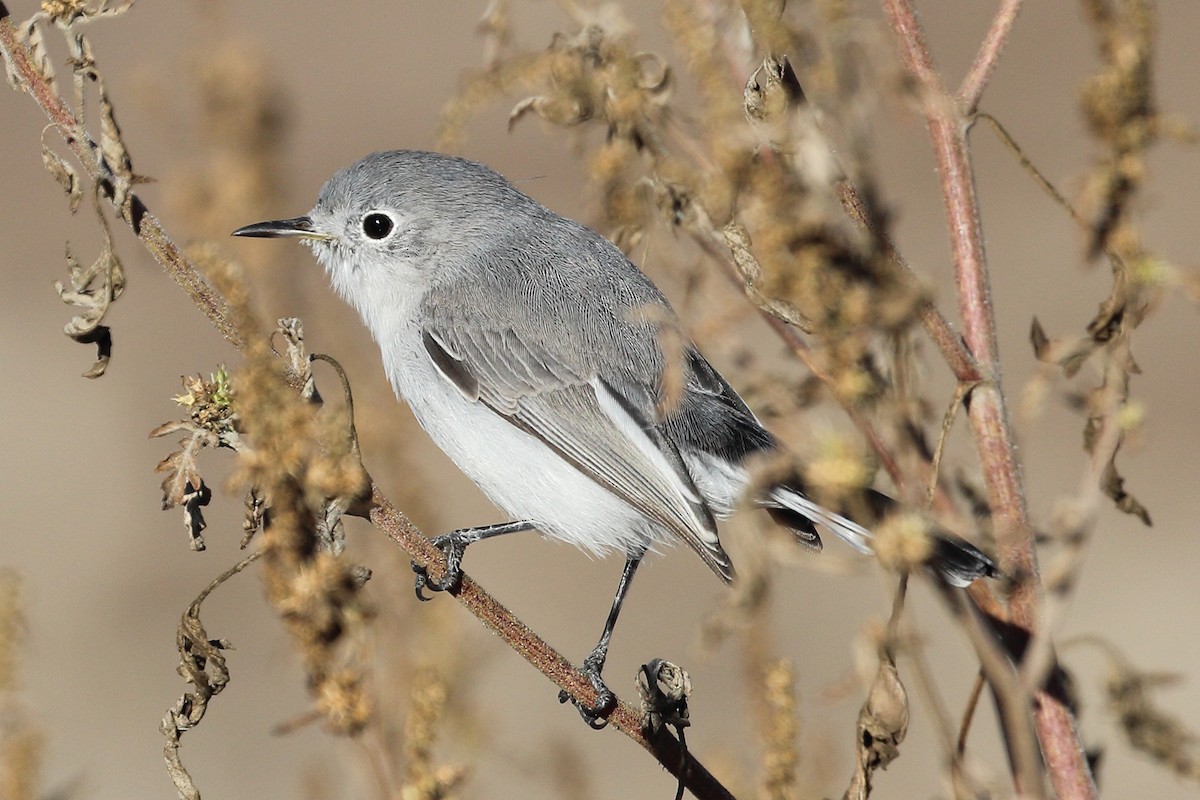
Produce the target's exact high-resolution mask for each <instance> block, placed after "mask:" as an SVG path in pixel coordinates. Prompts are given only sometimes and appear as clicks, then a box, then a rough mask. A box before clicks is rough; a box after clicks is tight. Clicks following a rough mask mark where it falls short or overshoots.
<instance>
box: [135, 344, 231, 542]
mask: <svg viewBox="0 0 1200 800" xmlns="http://www.w3.org/2000/svg"><path fill="white" fill-rule="evenodd" d="M182 381H183V388H184V393H183V394H181V395H179V396H177V397H176V398H175V402H176V403H178V404H179V405H181V406H183V407H184V408H186V409H187V411H188V417H189V418H188V419H186V420H178V421H175V422H167V423H164V424H162V425H159V426H158V427H157V428H155V429H154V430H152V431H150V437H151V438H157V437H160V436H169V435H170V434H173V433H184V434H186V435H185V436H184V438H183V439H180V440H179V449H178V450H176V451H175V452H173V453H171V454H170V455H169V456H167V457H166V458H164V459H163V460H162V461H160V462H159V463H158V466H156V467H155V468H154V471H155V472H164V473H166V477H165V478H163V482H162V491H163V500H162V507H163V511H167V510H168V509H171V508H175V507H177V506H182V507H183V525H184V528H185V529H186V530H187V534H188V541H189V543H190V545H191V548H192V549H193V550H203V549H204V535H203V531H204V529H205V527H207V524H208V523H206V522H205V521H204V515H203V513H202V512H201V508H202V507H203V506H206V505H208V503H209V501H210V500H211V499H212V490H211V489H210V488H209V487H208V485H207V484H206V483H205V482H204V478H202V477H201V476H200V467H199V465H198V464H197V459H198V458H199V456H200V452H201V451H202V450H203V449H204V448H206V447H228V448H231V449H233V450H237V449H238V448H239V447H240V446H241V438H240V436H239V435H238V431H237V427H236V425H235V415H234V397H233V390H232V387H231V385H230V382H229V374H228V373H227V372H226V371H225V367H223V366H222V367H220V368H219V369H218V370H217V371H216V373H215V374H213V375H211V376H210V377H209V379H208V380H205V379H204V378H202V377H200V376H199V375H197V376H196V377H194V378H192V377H184V378H182Z"/></svg>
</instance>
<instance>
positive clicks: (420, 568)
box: [412, 531, 474, 601]
mask: <svg viewBox="0 0 1200 800" xmlns="http://www.w3.org/2000/svg"><path fill="white" fill-rule="evenodd" d="M465 533H466V531H451V532H450V533H446V534H443V535H441V536H437V537H435V538H434V539H432V540H431V542H430V543H431V544H432V545H433V546H434V547H436V548H437V549H438V550H441V551H442V555H444V556H445V557H446V571H445V572H444V573H443V574H442V577H441V578H434V577H433V576H432V575H430V574H429V571H428V569H426V567H425V566H424V565H422V564H418V563H417V562H415V561H414V562H412V569H413V572H415V573H416V574H417V577H416V579H415V580H414V581H413V583H414V586H413V588H414V590H415V591H416V593H417V599H418V600H421V601H425V600H432V599H433V598H432V597H426V596H425V592H424V590H425V589H428V590H429V591H431V592H454V591H456V590H457V589H458V587H459V585H460V584H461V583H462V576H463V571H462V559H463V553H465V552H466V551H467V545H468V544H470V543H471V542H472V541H474V540H473V539H471V538H469V537H468V536H465V535H464V534H465Z"/></svg>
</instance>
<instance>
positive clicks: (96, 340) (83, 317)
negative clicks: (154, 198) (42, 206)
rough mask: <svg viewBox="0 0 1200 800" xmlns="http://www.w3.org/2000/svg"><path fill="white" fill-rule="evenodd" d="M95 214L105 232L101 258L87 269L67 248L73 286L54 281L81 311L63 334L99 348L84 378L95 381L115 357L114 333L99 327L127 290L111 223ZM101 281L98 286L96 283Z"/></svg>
mask: <svg viewBox="0 0 1200 800" xmlns="http://www.w3.org/2000/svg"><path fill="white" fill-rule="evenodd" d="M96 214H97V216H99V218H100V220H101V228H102V230H103V232H104V247H103V249H102V250H101V252H100V255H99V256H98V257H97V258H96V260H95V261H94V262H93V263H92V264H91V266H89V267H87V268H86V269H85V268H84V267H83V266H82V265H81V264H80V263H79V261H78V260H77V259H76V258H75V256H74V254H73V253H72V252H71V248H70V245H67V249H66V258H67V274H68V276H69V278H70V286H69V288H68V287H67V286H64V285H63V283H62V282H61V281H55V282H54V288H55V290H56V291H57V292H58V296H59V298H60V299H61V300H62V301H63V302H64V303H67V304H68V305H72V306H75V307H76V308H78V309H81V311H80V313H79V314H77V315H76V316H75V317H73V318H72V319H71V321H70V322H68V323H67V324H66V325H65V326H64V327H63V333H65V334H66V335H67V336H70V337H71V338H72V339H74V340H75V341H77V342H80V343H82V344H94V345H96V348H97V358H96V362H95V364H93V366H92V367H91V369H89V370H88V371H87V372H85V373H84V376H85V377H88V378H96V377H99V376H100V375H103V374H104V371H105V369H107V367H108V362H109V359H110V358H111V355H112V333H111V332H110V331H109V329H108V328H107V327H105V326H103V325H101V324H100V321H101V320H102V319H104V315H105V314H106V313H107V312H108V308H109V306H110V305H111V304H112V302H113V301H114V300H116V299H117V298H118V297H120V296H121V293H122V292H123V291H124V290H125V271H124V269H123V268H122V266H121V260H120V259H119V258H117V255H116V253H115V252H113V249H112V240H111V238H110V235H109V230H108V222H107V220H105V219H104V216H103V214H102V212H101V211H100V209H99V207H98V206H97V208H96ZM97 281H99V285H96V284H97Z"/></svg>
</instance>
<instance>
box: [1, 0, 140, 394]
mask: <svg viewBox="0 0 1200 800" xmlns="http://www.w3.org/2000/svg"><path fill="white" fill-rule="evenodd" d="M131 4H132V3H131V2H126V3H122V4H116V5H109V3H108V2H106V0H101V2H99V3H89V2H84V1H83V0H55V1H53V2H45V3H43V4H42V10H41V11H39V12H38V13H36V14H34V15H33V16H32V17H30V18H29V19H28V20H26V21H25V22H23V23H22V24H21V25H19V26H18V32H19V35H20V37H21V41H22V42H23V43H24V44H25V45H26V47H28V49H29V54H30V56H31V59H30V60H31V61H32V63H33V64H34V67H35V68H36V69H37V70H38V72H39V73H40V74H41V76H42V78H43V79H44V80H45V81H46V82H47V83H48V84H49V85H50V86H51V87H53V86H54V84H55V78H56V75H55V71H54V58H53V57H52V56H51V55H50V52H49V50H48V48H47V45H46V36H45V31H44V28H45V26H46V25H47V24H52V25H53V26H54V27H55V28H57V29H58V30H59V31H60V32H61V33H62V36H63V39H64V40H65V42H66V45H67V50H68V53H69V60H68V63H69V64H70V66H71V77H72V82H73V85H74V90H75V107H74V109H73V113H74V114H75V118H76V120H77V121H78V122H79V123H80V124H82V123H83V121H84V119H85V118H86V116H87V107H86V105H85V99H86V91H85V86H86V85H87V84H89V83H93V84H95V85H96V93H97V95H98V98H99V104H100V120H99V128H100V135H99V137H98V139H99V142H98V143H95V142H92V141H91V139H90V138H89V139H88V144H89V145H90V146H91V147H92V149H93V150H94V152H95V155H96V158H97V162H98V163H99V165H100V170H101V174H102V175H103V178H102V179H101V180H100V181H97V182H96V184H95V185H94V186H93V187H92V190H91V191H92V194H93V201H94V202H93V206H94V208H95V211H96V218H97V220H98V224H99V226H100V231H101V233H102V234H103V236H104V245H103V247H102V248H101V251H100V255H99V256H97V257H96V259H95V261H93V262H92V264H91V265H90V266H88V267H84V266H83V265H81V264H80V263H79V261H78V259H76V258H75V255H74V254H73V253H72V252H71V247H70V245H69V244H68V245H67V250H66V258H67V273H68V276H69V283H68V284H64V283H62V282H61V281H55V282H54V288H55V290H56V291H57V292H58V295H59V297H60V298H61V299H62V301H63V302H64V303H66V304H68V305H71V306H74V307H76V308H77V309H79V313H78V314H77V315H76V316H75V317H74V318H73V319H72V320H71V321H70V322H68V323H67V325H66V327H65V328H64V329H63V332H64V333H65V334H66V335H67V336H69V337H70V338H71V339H73V340H75V341H77V342H80V343H81V344H92V345H95V346H96V351H97V356H96V361H95V363H94V364H93V365H92V366H91V368H90V369H88V370H87V371H86V372H84V373H83V377H85V378H98V377H100V376H101V375H103V374H104V373H105V371H106V370H107V369H108V363H109V360H110V359H111V357H112V332H111V330H110V329H109V327H108V326H107V325H104V324H101V323H102V321H103V320H104V317H105V315H106V314H107V313H108V309H109V306H110V305H111V304H112V303H113V302H114V301H115V300H117V298H119V297H120V296H121V293H122V292H123V291H124V289H125V272H124V269H123V268H122V266H121V260H120V259H119V258H118V257H117V255H116V253H115V252H114V251H113V247H112V236H111V231H110V230H109V225H108V219H107V218H106V217H105V216H104V211H103V209H102V208H101V205H100V196H101V194H103V195H104V196H106V197H107V198H109V199H111V200H112V202H113V203H114V204H115V205H116V206H117V207H118V208H120V209H126V213H127V208H128V200H129V190H130V187H131V186H132V185H133V184H134V183H137V182H141V181H143V180H145V179H144V178H141V177H140V176H136V175H134V174H133V164H132V162H131V160H130V158H129V153H128V151H127V150H126V149H125V145H124V143H123V142H122V140H121V130H120V128H119V127H118V126H117V121H116V112H115V111H114V109H113V105H112V102H111V101H110V99H109V97H108V92H107V91H106V89H105V87H104V78H103V77H102V76H101V75H100V73H99V71H98V70H97V69H96V62H95V59H94V58H93V56H92V47H91V44H90V43H89V41H88V39H87V37H86V36H85V35H84V33H83V30H82V28H83V27H84V26H85V25H86V24H87V23H89V22H92V21H94V20H97V19H101V18H105V17H115V16H117V15H119V14H121V13H122V12H124V11H126V10H127V9H128V8H129V6H130V5H131ZM4 63H5V70H6V74H7V76H8V81H9V83H10V85H12V86H13V88H15V89H24V88H25V87H24V85H23V84H22V83H21V81H20V80H19V78H18V76H17V73H16V71H15V69H14V66H13V64H12V63H11V62H10V61H9V60H7V59H6V60H5V62H4ZM51 127H52V126H51ZM47 130H49V128H47ZM60 132H61V133H63V134H64V135H69V134H67V132H65V131H60ZM42 163H43V165H44V166H45V167H46V170H47V171H48V172H49V173H50V175H51V176H52V177H53V178H54V179H55V181H57V182H58V184H59V185H60V186H61V187H62V189H63V191H64V192H65V193H66V195H67V202H68V206H69V208H70V210H71V213H75V211H76V210H77V209H78V208H79V203H80V200H81V198H82V196H83V191H84V190H83V188H82V186H81V181H80V178H79V174H78V172H77V170H76V169H75V168H74V167H73V166H71V164H70V163H69V162H67V161H66V160H65V159H63V158H62V157H61V156H59V155H58V154H57V153H55V152H54V150H53V149H52V148H51V147H50V145H49V144H48V143H47V142H46V137H45V131H43V135H42Z"/></svg>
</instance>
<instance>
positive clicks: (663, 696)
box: [637, 658, 692, 733]
mask: <svg viewBox="0 0 1200 800" xmlns="http://www.w3.org/2000/svg"><path fill="white" fill-rule="evenodd" d="M637 688H638V696H639V697H641V701H642V730H645V731H651V732H655V733H656V732H658V730H659V728H661V727H662V726H663V725H670V726H672V727H675V728H686V727H688V726H689V725H691V724H692V721H691V715H690V713H689V711H688V698H689V697H690V696H691V694H692V678H691V676H690V675H688V673H687V670H685V669H683V668H682V667H679V666H677V665H675V664H672V663H671V662H670V661H663V660H662V659H661V658H656V659H653V660H652V661H650V662H648V663H646V664H643V665H642V668H641V669H640V670H638V674H637Z"/></svg>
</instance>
